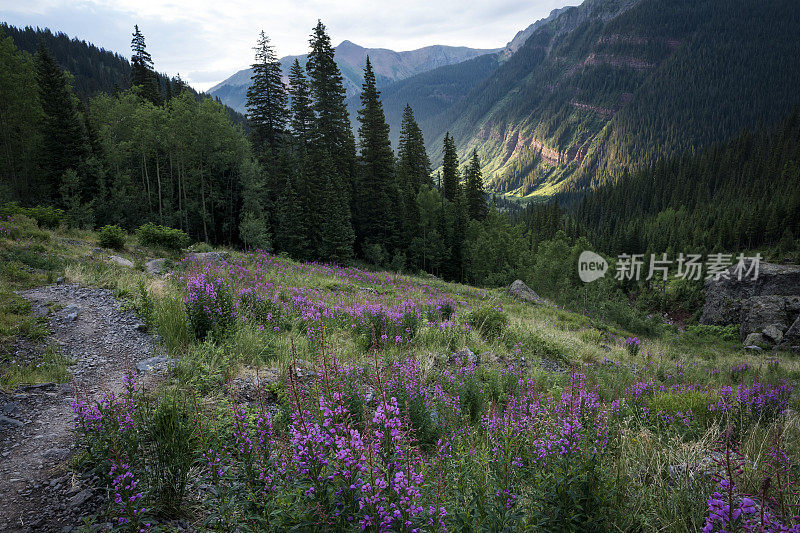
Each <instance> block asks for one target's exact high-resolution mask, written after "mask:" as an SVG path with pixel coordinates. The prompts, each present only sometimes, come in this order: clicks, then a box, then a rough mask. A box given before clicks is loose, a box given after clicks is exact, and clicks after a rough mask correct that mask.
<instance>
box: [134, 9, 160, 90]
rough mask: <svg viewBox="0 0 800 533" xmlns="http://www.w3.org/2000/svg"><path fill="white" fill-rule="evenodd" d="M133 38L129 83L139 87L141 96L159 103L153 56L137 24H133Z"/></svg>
mask: <svg viewBox="0 0 800 533" xmlns="http://www.w3.org/2000/svg"><path fill="white" fill-rule="evenodd" d="M133 28H134V31H133V39H131V50H132V51H133V55H132V56H131V85H133V86H139V87H140V88H141V91H142V92H141V95H142V98H144V99H145V100H149V101H150V102H152V103H153V104H155V105H161V91H160V89H159V83H158V77H157V76H156V73H155V72H154V71H153V58H152V57H150V52H148V51H147V45H146V44H145V42H144V35H142V32H141V31H139V26H138V24H137V25H135V26H134V27H133Z"/></svg>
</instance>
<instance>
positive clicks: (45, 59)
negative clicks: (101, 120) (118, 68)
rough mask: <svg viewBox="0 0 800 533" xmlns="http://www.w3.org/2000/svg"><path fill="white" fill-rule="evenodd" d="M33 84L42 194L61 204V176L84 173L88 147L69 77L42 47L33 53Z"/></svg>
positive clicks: (82, 121)
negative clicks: (37, 112)
mask: <svg viewBox="0 0 800 533" xmlns="http://www.w3.org/2000/svg"><path fill="white" fill-rule="evenodd" d="M36 81H37V83H38V86H39V102H40V104H41V106H42V113H43V118H42V121H41V124H40V132H41V138H42V154H41V160H40V164H41V167H42V176H43V190H42V194H43V197H44V198H45V199H47V200H48V201H50V202H55V203H60V200H61V198H60V193H59V190H60V186H61V178H62V176H63V175H64V174H65V172H67V171H68V170H73V171H75V172H81V171H82V170H83V169H82V164H83V162H84V161H85V160H86V159H87V158H88V157H89V155H90V153H89V152H90V147H89V142H88V139H87V135H86V128H85V123H84V119H83V118H82V117H81V116H80V113H79V111H78V102H77V98H75V96H74V95H73V94H72V87H71V86H70V77H69V75H68V74H67V73H65V72H64V71H62V70H61V67H59V66H58V64H56V62H55V60H54V59H53V56H51V55H50V52H49V51H48V50H47V49H45V48H44V47H42V48H40V49H39V51H38V52H37V53H36Z"/></svg>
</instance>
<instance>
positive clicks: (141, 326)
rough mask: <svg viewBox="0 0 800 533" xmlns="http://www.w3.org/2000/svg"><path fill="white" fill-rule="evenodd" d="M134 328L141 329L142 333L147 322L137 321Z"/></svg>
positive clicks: (145, 329) (145, 328)
mask: <svg viewBox="0 0 800 533" xmlns="http://www.w3.org/2000/svg"><path fill="white" fill-rule="evenodd" d="M135 329H136V331H141V332H142V333H144V332H145V331H147V324H145V323H143V322H139V323H138V324H136V326H135Z"/></svg>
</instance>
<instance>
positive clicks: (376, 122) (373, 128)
mask: <svg viewBox="0 0 800 533" xmlns="http://www.w3.org/2000/svg"><path fill="white" fill-rule="evenodd" d="M358 121H359V123H360V124H361V125H360V126H359V128H358V137H359V148H360V154H359V174H358V178H359V180H358V187H357V188H356V199H357V202H356V211H355V215H356V216H355V218H356V229H357V236H358V242H359V243H361V244H362V246H375V245H379V246H381V247H382V248H383V252H389V251H392V249H393V248H394V246H395V244H396V243H395V240H396V221H395V216H394V215H395V212H394V207H395V206H396V204H397V202H398V198H399V190H398V188H397V182H396V180H395V172H394V170H395V169H394V154H393V153H392V144H391V142H390V141H389V125H388V124H387V123H386V117H385V115H384V113H383V106H382V105H381V101H380V92H378V89H377V88H376V86H375V73H374V72H373V70H372V64H371V63H370V61H369V57H367V61H366V65H365V67H364V84H363V86H362V90H361V109H359V111H358Z"/></svg>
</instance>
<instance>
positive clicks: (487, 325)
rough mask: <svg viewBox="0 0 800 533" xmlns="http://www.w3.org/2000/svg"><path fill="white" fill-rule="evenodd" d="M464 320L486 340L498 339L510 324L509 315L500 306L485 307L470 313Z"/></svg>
mask: <svg viewBox="0 0 800 533" xmlns="http://www.w3.org/2000/svg"><path fill="white" fill-rule="evenodd" d="M464 320H465V322H466V323H467V324H469V325H470V326H471V327H472V328H474V329H477V330H478V331H480V332H481V335H482V336H483V338H485V339H494V338H497V336H498V335H500V333H502V331H503V328H504V327H505V326H506V324H508V315H507V314H506V313H505V311H503V308H502V307H500V306H499V305H497V304H495V305H484V306H482V307H478V308H476V309H473V310H472V311H470V312H468V313H467V314H466V316H465V317H464Z"/></svg>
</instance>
